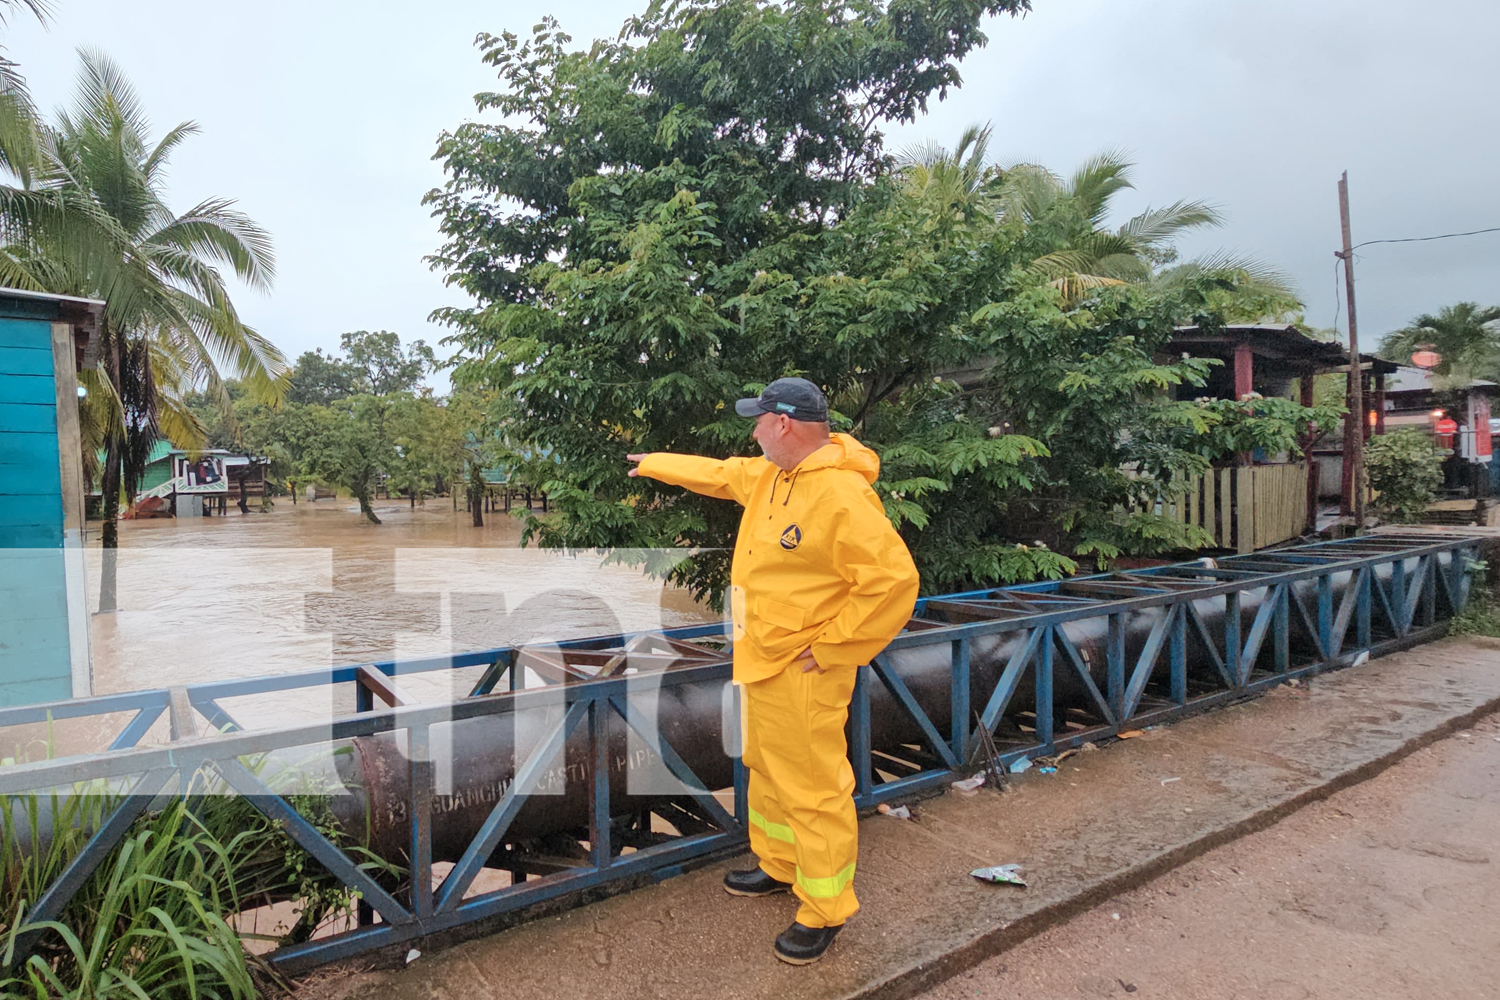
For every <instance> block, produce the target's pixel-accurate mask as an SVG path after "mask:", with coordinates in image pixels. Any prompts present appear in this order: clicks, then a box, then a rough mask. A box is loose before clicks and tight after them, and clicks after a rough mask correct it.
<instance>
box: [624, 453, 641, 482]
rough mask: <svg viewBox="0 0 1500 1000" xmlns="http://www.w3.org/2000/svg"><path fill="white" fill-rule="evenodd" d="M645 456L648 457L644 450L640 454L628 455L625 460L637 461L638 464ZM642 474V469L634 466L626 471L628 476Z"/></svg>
mask: <svg viewBox="0 0 1500 1000" xmlns="http://www.w3.org/2000/svg"><path fill="white" fill-rule="evenodd" d="M645 457H646V455H645V453H644V452H642V453H641V454H639V455H626V456H625V461H627V462H635V463H636V464H637V465H639V464H640V461H641V459H643V458H645ZM640 474H641V470H640V469H637V468H632V469H631V470H630V471H629V472H627V473H626V475H627V476H639V475H640Z"/></svg>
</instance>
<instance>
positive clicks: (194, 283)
mask: <svg viewBox="0 0 1500 1000" xmlns="http://www.w3.org/2000/svg"><path fill="white" fill-rule="evenodd" d="M80 56H81V60H82V68H81V71H80V73H79V80H78V93H77V97H76V99H75V101H74V104H73V106H72V108H71V109H69V110H68V111H65V112H62V113H61V114H60V115H59V117H58V121H57V124H56V126H55V127H54V128H53V129H51V130H49V134H48V139H49V140H50V141H49V143H48V145H49V146H50V150H49V153H50V159H51V163H50V167H49V170H48V173H47V176H46V177H45V180H44V183H43V185H42V187H43V188H44V189H45V190H48V191H51V192H55V193H56V195H57V196H58V197H59V198H61V199H63V200H64V202H65V203H66V204H68V205H74V206H78V207H77V211H75V212H74V213H72V214H74V215H76V216H80V217H82V218H83V220H84V221H83V224H84V225H86V226H87V228H88V230H89V236H90V237H91V238H89V239H83V240H77V241H72V242H65V241H63V240H60V239H59V230H58V229H57V228H56V227H48V226H39V227H33V228H32V229H31V230H30V231H29V239H28V241H27V243H26V245H25V251H24V252H23V253H21V254H17V255H13V256H14V257H15V258H16V259H18V260H21V261H22V262H23V263H24V264H25V265H26V267H27V268H28V269H29V270H30V271H31V272H32V273H33V275H34V277H35V278H36V280H38V281H39V282H43V283H45V284H46V285H47V286H49V287H48V290H49V291H57V292H67V293H71V294H80V295H91V296H94V297H97V298H102V299H103V300H104V301H105V303H106V305H105V308H104V313H103V318H102V321H101V324H100V351H99V357H100V361H101V367H100V370H99V371H98V372H94V373H85V378H84V382H85V385H86V386H87V387H88V389H89V390H90V391H89V396H88V398H87V402H86V404H85V407H84V411H85V412H84V417H85V419H84V423H85V425H86V426H88V427H89V428H91V431H92V432H91V434H87V433H86V439H87V438H90V437H91V438H92V439H93V440H95V441H98V442H101V443H102V445H103V448H104V452H105V461H104V468H103V470H102V474H101V477H100V478H101V484H102V490H103V501H104V532H103V541H104V548H105V558H104V572H103V580H102V583H101V586H100V601H99V605H100V610H101V611H108V610H113V609H114V606H115V594H114V590H115V574H114V550H115V548H116V546H117V545H118V535H117V526H116V519H117V517H118V514H119V501H120V493H121V486H122V483H123V484H124V485H125V486H126V487H127V488H133V486H134V484H135V483H136V482H138V481H139V478H140V474H141V472H142V471H143V468H144V459H145V456H146V454H147V453H148V452H149V451H150V446H151V444H152V443H153V442H154V441H155V440H157V438H158V436H159V435H164V436H165V437H167V438H169V439H170V440H171V441H172V442H173V443H174V444H177V445H178V446H179V447H195V446H201V444H202V441H203V429H202V427H201V426H200V425H199V423H198V421H197V419H196V418H195V417H194V416H193V415H192V413H191V411H190V410H189V409H188V406H187V402H186V398H185V397H186V395H187V393H188V392H190V391H193V390H194V389H202V390H206V391H207V392H209V394H210V395H211V396H213V397H215V398H216V399H218V401H219V402H220V403H221V405H222V406H223V407H224V408H225V409H226V411H227V410H228V409H229V404H230V400H229V396H228V394H227V392H226V391H225V389H224V379H225V378H235V379H238V380H239V381H240V382H241V383H242V384H243V385H244V386H245V388H246V389H247V390H248V391H249V392H250V393H251V394H252V395H253V396H255V397H257V398H260V399H262V400H265V401H267V402H277V401H279V399H280V397H281V395H282V394H283V393H284V391H285V379H286V362H285V359H284V358H283V357H282V355H281V353H280V352H279V351H278V350H277V349H276V348H275V347H274V346H272V345H271V343H270V342H269V341H267V340H266V339H265V338H264V337H262V336H261V335H260V334H259V333H257V332H256V331H254V330H253V329H251V328H250V327H248V326H246V325H245V323H244V322H243V321H242V320H241V319H240V317H239V314H238V312H237V311H236V310H235V307H234V304H233V302H232V301H231V300H230V296H229V291H228V288H227V287H226V285H225V280H224V275H223V274H221V273H220V270H219V268H220V267H227V268H228V269H229V270H231V271H232V272H233V273H234V275H235V276H236V277H238V278H239V279H240V280H241V281H243V282H245V283H246V284H247V285H249V286H250V287H251V288H254V289H257V290H267V289H269V288H270V286H271V282H272V280H273V278H274V274H275V258H274V254H273V252H272V248H271V240H270V237H269V235H268V234H267V233H266V232H265V231H264V230H263V229H261V228H260V227H259V226H258V225H256V224H255V223H254V222H253V221H252V220H251V219H250V218H249V217H248V216H246V215H244V214H243V213H241V212H238V211H236V210H234V208H233V207H232V206H233V204H234V203H233V202H232V201H229V200H226V199H223V198H211V199H208V200H206V201H203V202H201V203H199V204H198V205H195V206H194V207H192V208H190V209H188V210H187V211H186V212H184V213H182V214H177V213H175V212H173V211H172V210H171V208H170V207H169V206H168V205H167V202H166V199H165V196H164V190H163V187H164V179H165V168H166V165H167V161H168V159H169V157H170V155H171V153H172V151H173V150H174V149H176V148H177V146H179V145H180V144H181V143H182V142H183V141H184V140H185V139H187V138H188V137H189V136H191V135H194V134H196V133H197V131H198V127H197V125H196V124H194V123H193V122H184V123H182V124H180V125H178V126H176V127H175V128H172V129H170V130H168V132H167V133H166V134H165V135H164V136H163V137H162V138H161V139H160V140H159V141H157V142H155V143H152V142H151V141H150V139H149V136H150V133H151V127H150V124H149V122H148V121H147V119H146V117H145V114H144V112H143V110H142V108H141V105H140V101H139V99H138V97H137V96H136V93H135V91H134V89H133V88H132V87H131V85H130V83H129V82H128V81H127V80H126V79H125V77H124V75H123V74H122V73H121V72H120V70H119V69H118V67H116V66H115V64H114V63H113V62H111V61H110V60H109V59H108V58H107V57H106V56H104V55H103V54H102V53H99V52H95V51H88V50H84V51H81V52H80ZM38 263H40V264H42V266H36V265H38Z"/></svg>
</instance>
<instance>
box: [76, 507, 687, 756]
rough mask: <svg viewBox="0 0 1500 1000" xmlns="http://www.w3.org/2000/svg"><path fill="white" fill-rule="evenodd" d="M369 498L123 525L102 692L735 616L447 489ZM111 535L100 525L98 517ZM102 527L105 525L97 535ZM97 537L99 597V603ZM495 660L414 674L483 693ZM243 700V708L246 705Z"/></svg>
mask: <svg viewBox="0 0 1500 1000" xmlns="http://www.w3.org/2000/svg"><path fill="white" fill-rule="evenodd" d="M376 510H377V513H378V514H379V516H380V517H381V519H382V520H383V521H384V522H385V523H384V524H381V525H374V524H370V523H368V522H367V521H365V520H364V518H362V517H361V516H360V515H359V513H358V509H357V507H356V506H355V505H354V503H353V502H352V501H348V500H344V499H340V500H335V501H328V500H323V501H319V502H317V503H307V502H302V503H299V504H296V505H293V504H292V503H291V502H290V500H288V499H285V498H283V499H279V500H278V501H277V504H276V508H275V510H273V511H271V512H269V513H264V514H262V513H252V514H248V515H242V514H240V513H239V512H238V511H237V510H235V509H234V508H233V506H231V507H230V511H229V514H228V515H227V516H224V517H209V518H201V519H199V518H183V519H160V520H145V521H126V522H122V523H121V526H120V527H121V532H120V552H119V570H118V575H119V608H118V610H117V611H115V612H114V613H112V614H104V615H100V614H95V615H94V617H93V620H92V641H93V663H94V693H95V694H109V693H115V692H121V691H130V690H137V689H142V688H161V687H175V686H179V685H189V684H198V683H202V682H206V681H212V680H226V679H231V678H244V677H254V676H259V675H263V674H284V673H292V672H299V671H308V670H315V669H319V668H327V667H329V666H337V665H342V664H348V663H360V662H370V661H380V660H390V659H410V658H417V657H431V656H437V657H441V656H449V655H453V654H456V653H462V652H468V651H472V650H478V649H489V648H493V647H496V646H505V645H515V644H520V643H533V644H534V643H545V642H548V641H557V640H562V639H568V638H576V637H579V636H585V635H597V634H601V633H610V632H618V631H633V630H637V629H648V628H663V627H668V628H669V627H672V626H678V625H688V624H695V623H699V622H705V621H712V620H715V619H716V618H717V616H716V615H715V614H713V613H712V612H711V611H709V610H708V609H707V608H706V607H703V606H700V605H698V604H697V603H695V602H694V601H693V600H692V599H691V597H690V596H689V595H688V594H687V593H686V592H684V591H681V590H678V589H676V588H673V587H670V586H665V585H663V583H662V582H661V581H660V580H657V579H653V578H651V577H649V576H647V575H645V574H644V573H643V572H641V571H639V570H637V569H633V568H630V567H628V566H622V565H603V564H602V561H601V559H600V557H599V556H598V555H597V554H591V555H587V556H576V557H570V556H566V555H562V554H559V553H555V552H544V551H540V550H536V549H522V548H520V547H519V545H520V533H521V525H520V522H519V521H517V520H516V519H515V518H512V517H510V516H508V515H505V514H500V513H494V514H488V515H486V517H485V521H486V523H485V526H484V527H483V528H475V527H473V526H472V523H471V521H470V515H469V514H468V513H466V512H464V511H462V510H460V511H456V512H455V511H454V510H453V509H452V507H451V505H450V501H449V500H446V499H436V500H430V501H428V502H427V504H426V505H425V506H419V507H417V508H415V509H411V508H410V507H409V506H408V504H407V503H406V501H389V502H377V505H376ZM91 528H94V529H95V530H97V526H94V525H91ZM91 534H92V532H91ZM100 562H101V558H100V550H99V547H98V539H97V536H95V537H94V538H93V539H92V543H91V546H90V552H89V568H90V574H91V576H92V577H93V581H92V583H91V586H90V604H91V606H92V607H95V608H96V607H97V604H98V589H99V588H98V573H99V567H100ZM477 674H478V668H474V669H471V670H460V671H448V670H445V671H439V672H434V673H432V674H427V675H418V676H411V677H403V678H401V679H400V680H399V682H398V688H399V689H400V693H401V695H402V697H403V698H404V699H405V700H407V701H408V702H431V701H439V700H447V699H449V698H453V697H459V696H462V695H463V694H465V693H467V691H468V689H469V685H471V684H472V683H473V680H474V677H475V676H477ZM352 699H353V693H352V686H350V685H343V686H341V688H339V689H328V688H309V689H305V690H302V691H298V692H282V693H278V694H274V695H264V696H258V697H254V698H244V699H236V700H233V701H231V702H227V703H226V704H225V706H224V707H225V708H226V709H227V710H228V711H229V712H230V714H231V715H233V716H234V717H235V719H236V720H237V721H238V722H240V723H241V724H243V725H246V726H251V727H259V726H264V725H284V724H293V723H296V722H302V721H311V720H313V719H321V718H328V717H330V716H332V715H337V714H344V713H346V712H349V711H351V710H352V709H353V703H352ZM236 702H238V704H236Z"/></svg>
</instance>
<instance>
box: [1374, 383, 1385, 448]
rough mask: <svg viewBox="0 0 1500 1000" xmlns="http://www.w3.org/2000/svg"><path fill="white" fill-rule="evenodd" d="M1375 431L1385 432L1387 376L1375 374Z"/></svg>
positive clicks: (1377, 432) (1378, 432)
mask: <svg viewBox="0 0 1500 1000" xmlns="http://www.w3.org/2000/svg"><path fill="white" fill-rule="evenodd" d="M1375 433H1376V434H1384V433H1385V376H1384V375H1376V376H1375Z"/></svg>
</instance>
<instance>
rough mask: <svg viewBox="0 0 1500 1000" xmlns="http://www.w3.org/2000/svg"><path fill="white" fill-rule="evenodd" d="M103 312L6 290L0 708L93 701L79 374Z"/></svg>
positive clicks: (1, 379)
mask: <svg viewBox="0 0 1500 1000" xmlns="http://www.w3.org/2000/svg"><path fill="white" fill-rule="evenodd" d="M103 307H104V303H102V302H95V301H92V300H89V299H78V298H72V297H69V296H61V295H45V294H41V293H37V292H25V291H19V290H17V289H11V288H0V608H3V609H4V610H3V612H0V707H9V706H14V705H27V704H34V703H36V702H41V701H53V700H57V699H60V698H69V697H83V696H85V695H88V694H90V693H92V692H91V677H90V668H89V614H88V597H87V575H86V567H85V562H84V545H83V466H82V451H81V445H80V441H79V428H78V371H79V369H80V368H81V367H82V366H83V365H84V364H86V363H88V345H89V343H90V338H91V337H92V336H93V335H94V331H95V330H96V329H97V321H98V316H99V313H100V311H101V310H102V309H103Z"/></svg>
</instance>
